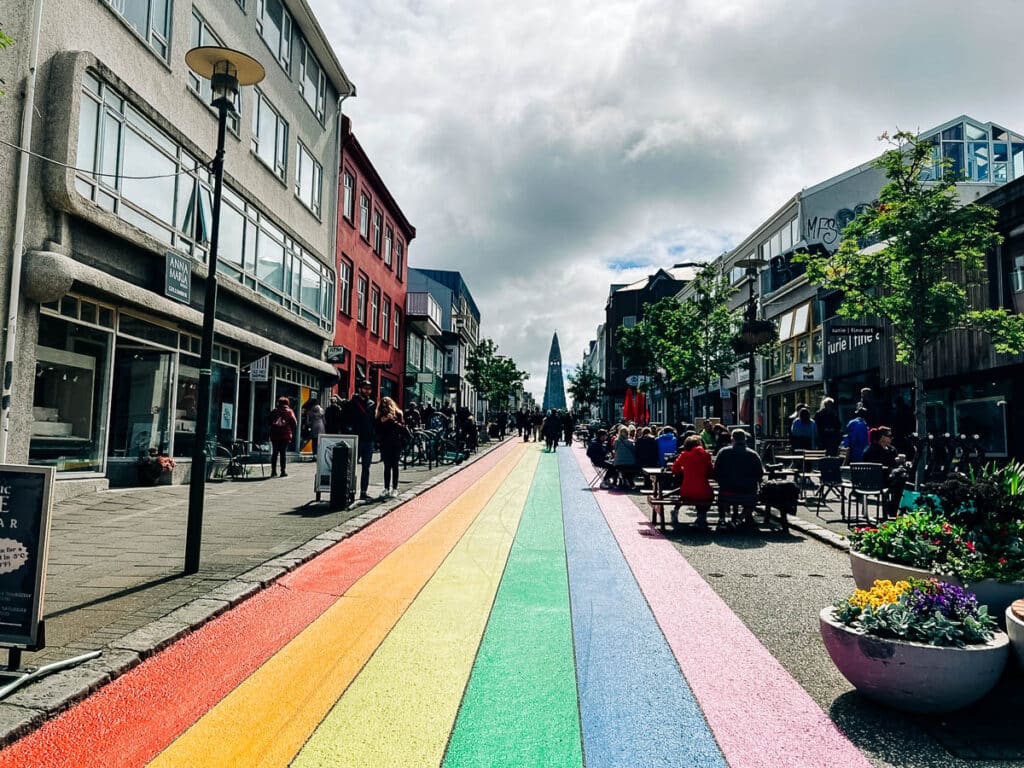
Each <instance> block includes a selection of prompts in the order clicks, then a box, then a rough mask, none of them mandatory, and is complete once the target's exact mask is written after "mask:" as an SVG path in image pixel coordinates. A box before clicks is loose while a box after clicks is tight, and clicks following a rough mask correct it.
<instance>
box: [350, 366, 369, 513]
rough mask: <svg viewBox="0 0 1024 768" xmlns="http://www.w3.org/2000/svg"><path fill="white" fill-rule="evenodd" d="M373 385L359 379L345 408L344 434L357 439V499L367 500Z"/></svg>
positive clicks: (367, 380)
mask: <svg viewBox="0 0 1024 768" xmlns="http://www.w3.org/2000/svg"><path fill="white" fill-rule="evenodd" d="M372 392H373V384H372V382H370V380H369V379H361V380H360V381H359V384H358V385H357V386H356V394H355V395H353V396H352V399H351V400H349V401H348V404H347V407H346V408H345V419H344V422H345V432H346V434H350V435H356V436H357V437H358V438H359V463H360V464H361V465H362V470H361V472H360V475H359V498H360V499H361V500H363V501H367V500H369V498H370V496H369V494H368V493H367V491H368V490H369V488H370V464H372V463H373V419H374V406H375V405H376V403H374V402H373V399H372V398H371V397H370V394H371V393H372Z"/></svg>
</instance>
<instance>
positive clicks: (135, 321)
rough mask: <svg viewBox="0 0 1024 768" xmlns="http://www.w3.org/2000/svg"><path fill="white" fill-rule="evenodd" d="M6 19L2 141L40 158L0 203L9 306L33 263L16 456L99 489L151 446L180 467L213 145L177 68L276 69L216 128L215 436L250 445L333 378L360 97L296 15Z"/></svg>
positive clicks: (150, 4)
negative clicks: (221, 60) (236, 63)
mask: <svg viewBox="0 0 1024 768" xmlns="http://www.w3.org/2000/svg"><path fill="white" fill-rule="evenodd" d="M4 23H5V31H7V32H8V34H10V35H11V36H12V37H14V38H15V40H16V45H15V47H14V48H11V49H9V50H8V51H5V52H4V54H3V55H2V56H0V67H2V70H0V71H2V76H3V79H4V80H5V82H6V83H7V95H6V96H5V97H3V98H4V102H5V103H4V109H3V110H0V137H2V138H3V139H4V140H5V141H6V142H8V143H10V144H13V145H15V146H21V147H24V148H26V149H29V150H31V151H32V152H33V153H34V155H33V156H32V157H31V158H29V159H28V160H27V166H26V173H25V176H24V177H21V176H20V175H19V176H18V177H17V180H16V183H14V184H11V185H6V186H5V187H4V188H3V189H2V190H0V221H3V222H4V225H3V226H0V231H2V234H0V238H2V240H0V247H2V248H3V250H4V251H5V252H6V253H7V258H4V259H2V260H0V263H2V265H3V266H2V270H3V272H2V273H0V286H2V291H0V293H2V297H3V299H2V300H3V302H4V309H5V311H7V310H8V306H7V304H8V302H9V298H10V295H11V292H12V291H11V287H12V286H11V283H12V267H13V269H15V270H17V269H18V267H17V264H18V263H19V261H21V262H22V264H23V266H22V268H21V269H20V271H19V274H20V275H21V276H22V277H23V280H22V281H21V285H20V289H19V290H18V291H17V293H16V295H15V296H14V302H15V306H16V308H17V311H16V312H15V313H14V317H16V319H17V328H16V337H13V336H12V335H11V332H10V328H9V329H8V335H7V336H6V338H5V340H4V345H5V351H6V349H7V348H10V349H11V350H13V351H14V352H15V354H14V358H15V359H14V365H13V367H12V371H11V377H12V378H11V389H10V430H9V432H8V433H7V439H8V443H7V456H6V458H7V460H8V461H13V462H28V463H33V464H43V465H49V466H54V467H55V468H56V470H57V474H58V476H59V477H61V478H65V479H68V480H77V481H79V483H80V484H82V483H84V484H86V485H88V486H90V487H96V486H102V485H104V484H105V483H106V482H107V478H109V479H110V481H111V482H115V483H118V484H130V483H132V482H134V478H135V474H136V473H135V464H136V462H137V457H138V455H139V454H142V453H147V452H149V451H150V450H155V451H157V452H160V453H164V454H167V455H171V456H174V457H175V458H176V460H177V462H178V468H177V469H176V471H175V475H176V479H177V480H181V481H183V480H185V479H186V478H187V476H188V466H189V459H188V457H189V456H190V455H191V453H192V450H193V441H192V436H193V434H194V431H195V396H196V391H195V390H196V383H197V380H198V356H197V355H198V351H199V336H200V328H201V321H202V307H203V299H204V287H205V284H206V276H207V270H206V266H205V265H206V257H207V250H208V247H209V236H210V229H209V227H210V222H211V220H212V190H211V185H212V179H211V172H210V170H209V168H210V162H211V159H212V156H213V153H214V149H215V146H216V137H217V117H216V113H215V111H214V110H213V108H211V107H210V106H209V97H210V93H209V84H208V83H207V82H205V81H201V80H200V79H199V78H197V77H196V76H195V75H193V74H192V73H191V71H190V70H189V69H188V67H187V66H186V64H185V61H184V54H185V52H186V51H188V50H189V49H190V48H192V47H194V46H197V45H213V46H226V47H230V48H235V49H238V50H241V51H243V52H245V53H247V54H249V55H250V56H253V57H254V58H256V59H257V60H259V61H260V62H261V63H262V64H263V65H264V67H265V69H266V77H265V79H264V80H263V81H262V82H261V83H260V84H259V85H258V86H255V87H248V88H243V89H242V92H241V94H240V97H239V99H238V104H237V107H238V113H237V116H236V117H233V118H231V119H230V120H229V123H228V132H227V145H226V155H225V175H224V196H223V206H222V216H221V230H220V253H219V269H218V273H219V288H220V289H219V301H218V307H217V323H216V329H215V331H216V343H215V348H214V360H215V362H214V366H213V398H212V409H211V423H210V425H209V428H208V433H209V435H210V437H211V439H214V438H215V439H217V440H218V441H220V442H222V443H223V442H228V441H231V440H234V439H245V440H252V441H254V442H262V441H263V440H265V439H266V436H267V435H266V433H267V426H268V425H267V421H268V418H269V416H268V414H269V410H270V406H271V404H272V402H273V401H274V399H275V398H277V397H279V396H287V397H289V398H290V399H292V401H293V404H294V405H295V406H296V407H299V406H300V405H302V404H304V403H305V402H306V401H307V400H308V399H309V398H310V397H311V396H313V395H315V394H318V393H321V392H323V391H325V390H326V389H327V388H328V387H329V386H330V385H331V384H332V383H333V381H334V378H335V372H334V367H333V366H331V365H329V364H328V363H327V362H325V360H324V350H325V345H326V343H327V342H329V341H331V340H332V339H333V336H334V324H335V314H336V310H335V301H336V274H335V258H334V247H335V234H334V233H335V231H336V225H335V215H334V212H335V211H336V210H337V189H338V186H339V184H338V181H339V180H338V172H337V169H338V167H339V162H338V159H339V123H340V120H339V115H340V108H341V104H342V101H343V99H344V98H345V97H346V96H349V95H352V94H354V92H355V88H354V85H353V84H352V82H351V81H350V80H349V79H348V77H347V76H346V74H345V72H344V71H343V70H342V68H341V65H340V63H339V62H338V60H337V58H336V57H335V55H334V53H333V52H332V50H331V48H330V45H329V44H328V42H327V40H326V38H325V37H324V35H323V32H322V30H321V29H320V27H319V25H318V24H317V21H316V19H315V18H314V17H313V16H312V14H311V12H310V10H309V7H308V5H306V3H305V2H303V1H302V0H294V2H286V3H282V2H280V0H239V1H238V2H223V1H222V0H195V2H182V0H132V2H128V3H116V2H112V1H106V0H51V1H49V2H45V3H44V2H42V0H32V2H29V3H23V4H20V5H19V4H14V5H13V6H10V7H9V8H8V10H7V11H6V12H5V19H4ZM43 31H45V34H43ZM3 151H4V153H6V154H7V157H8V158H10V160H11V163H10V166H11V167H12V168H14V167H16V166H17V167H19V168H20V166H19V161H20V162H26V156H25V155H24V154H21V153H18V152H17V151H15V150H11V149H9V148H5V149H4V150H3ZM12 177H13V173H12ZM19 213H20V215H22V216H23V217H24V218H23V221H24V227H23V230H22V228H21V227H20V225H19ZM10 314H11V313H9V316H10ZM267 355H269V358H267ZM256 361H260V362H259V363H257V366H256V370H257V375H255V376H252V375H250V371H251V370H252V368H251V366H252V364H253V363H254V362H256ZM264 363H266V365H264ZM263 371H266V380H263V378H264V377H263V376H262V375H260V374H262V372H263ZM296 447H298V443H297V445H296ZM65 492H70V486H68V490H66V491H65Z"/></svg>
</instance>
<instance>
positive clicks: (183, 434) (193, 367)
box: [174, 355, 199, 456]
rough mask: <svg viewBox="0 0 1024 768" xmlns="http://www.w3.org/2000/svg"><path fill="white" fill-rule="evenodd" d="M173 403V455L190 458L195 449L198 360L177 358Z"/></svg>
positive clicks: (182, 356) (188, 357)
mask: <svg viewBox="0 0 1024 768" xmlns="http://www.w3.org/2000/svg"><path fill="white" fill-rule="evenodd" d="M174 389H175V401H174V455H175V456H191V455H192V453H193V451H194V449H195V434H196V409H197V408H198V405H199V358H197V357H191V356H186V355H181V356H180V357H179V358H178V381H177V384H176V385H175V388H174Z"/></svg>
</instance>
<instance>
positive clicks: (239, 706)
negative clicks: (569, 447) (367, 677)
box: [150, 449, 524, 768]
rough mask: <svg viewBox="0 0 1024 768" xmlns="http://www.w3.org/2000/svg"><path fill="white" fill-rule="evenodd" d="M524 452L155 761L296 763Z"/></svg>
mask: <svg viewBox="0 0 1024 768" xmlns="http://www.w3.org/2000/svg"><path fill="white" fill-rule="evenodd" d="M523 453H524V451H523V450H522V449H520V450H515V451H513V452H512V453H510V454H509V455H508V456H507V457H506V458H505V459H503V460H502V461H501V462H500V463H499V464H498V465H497V466H496V467H495V468H494V469H493V470H491V471H490V472H488V473H487V474H486V475H484V476H483V477H482V478H481V479H480V480H478V481H477V482H476V483H475V484H474V485H473V486H472V487H471V488H470V489H469V490H468V491H466V493H464V494H463V495H462V496H460V497H459V498H458V499H456V500H455V501H454V502H453V503H452V504H450V505H449V506H448V507H447V508H445V509H444V510H443V511H442V512H440V513H439V514H438V515H437V517H435V518H434V519H433V520H431V521H430V522H429V523H428V524H427V525H425V526H424V527H423V528H422V529H421V530H420V531H419V532H418V533H417V534H416V535H415V536H414V537H413V538H411V539H410V540H409V541H408V542H406V543H405V544H404V545H402V546H401V547H399V548H398V549H397V550H395V551H394V552H392V553H391V554H390V555H388V557H386V558H384V560H382V561H381V563H380V564H379V565H378V566H377V567H376V568H374V569H373V570H371V571H370V572H369V573H367V574H366V575H365V576H364V577H363V578H362V579H360V580H359V581H358V582H356V583H355V584H353V585H352V587H351V589H349V590H348V592H346V593H345V594H344V595H343V596H342V597H341V598H340V599H339V600H338V601H337V602H336V603H335V604H334V605H333V606H331V608H330V609H328V610H327V611H325V612H324V614H323V615H322V616H320V618H318V619H317V620H316V621H315V622H313V623H312V624H310V625H309V627H307V628H306V629H305V630H303V631H302V633H300V634H299V635H298V636H297V637H296V638H295V639H294V640H292V642H290V643H289V644H288V645H286V646H285V647H284V648H282V649H281V650H280V651H279V652H278V653H277V654H275V655H274V656H273V658H271V659H270V660H269V661H267V663H266V664H264V665H263V666H262V667H260V668H259V669H258V670H257V671H256V672H254V673H253V674H252V675H251V676H250V677H249V678H247V679H246V680H245V682H244V683H242V684H241V685H240V686H239V687H238V688H236V689H235V690H234V691H232V692H231V693H230V694H229V695H228V696H226V697H224V699H223V700H222V701H221V702H220V703H219V704H218V705H217V706H216V707H215V708H214V709H212V710H210V711H209V712H208V713H207V714H206V715H205V716H204V717H202V718H201V719H200V720H199V721H198V722H197V723H196V724H195V725H194V726H192V728H190V729H189V730H188V731H186V732H185V733H184V734H182V736H181V737H179V738H178V739H177V740H176V741H175V742H174V743H173V744H171V745H170V746H169V747H168V748H167V749H165V750H164V751H163V752H162V753H161V754H160V755H158V756H157V758H156V759H155V760H153V762H152V763H150V765H151V766H159V767H160V768H186V767H188V768H191V767H192V766H195V768H208V767H209V766H218V768H230V767H231V766H239V767H240V768H243V767H244V768H257V767H259V768H283V766H286V765H288V763H289V762H290V761H291V760H292V758H293V757H294V756H295V755H296V753H297V752H298V751H299V749H300V748H301V747H302V745H303V743H304V742H305V740H306V738H307V737H308V736H309V734H310V733H311V732H312V731H313V730H314V729H315V728H316V726H317V724H318V723H320V721H321V720H323V718H324V716H325V715H326V714H327V712H328V711H330V708H331V707H332V706H333V705H334V703H335V702H336V701H337V700H338V697H339V696H341V694H342V693H343V692H344V690H345V689H346V688H347V687H348V686H349V684H350V683H351V682H352V680H353V679H354V678H355V676H356V675H357V674H358V673H359V670H361V669H362V668H363V665H364V664H365V663H366V661H367V660H368V659H369V658H370V656H371V654H372V653H373V652H374V651H375V650H376V648H377V647H378V646H379V645H380V643H381V641H382V640H383V639H384V638H385V637H386V636H387V633H388V632H390V631H391V628H392V627H393V626H394V625H395V622H397V621H398V619H399V618H400V617H401V616H402V614H403V613H404V612H405V610H406V609H407V608H408V606H409V604H410V603H411V602H412V601H413V600H414V599H415V597H416V595H417V593H418V592H419V591H420V589H422V587H423V585H424V584H425V583H426V582H427V580H428V579H429V578H430V576H431V575H433V573H434V571H436V570H437V568H438V566H439V565H440V564H441V563H442V562H443V561H444V559H445V558H446V557H447V556H448V554H449V552H451V550H452V548H453V547H454V546H455V544H456V543H457V542H458V541H459V539H460V538H461V537H462V535H463V534H464V533H465V532H466V530H467V529H468V528H469V526H470V524H471V523H472V522H473V520H474V519H475V518H476V516H477V514H478V513H479V511H480V510H481V509H482V508H483V507H484V505H485V504H486V503H487V501H488V500H489V499H490V498H491V496H493V495H494V493H495V492H496V491H497V490H498V488H499V487H500V486H501V484H502V483H503V482H504V481H505V480H506V478H507V477H508V475H509V474H510V473H511V471H512V469H513V468H514V467H515V465H516V463H517V462H518V461H519V459H520V458H521V457H522V456H523ZM267 620H268V621H273V617H272V616H268V617H267ZM239 642H245V639H244V638H239Z"/></svg>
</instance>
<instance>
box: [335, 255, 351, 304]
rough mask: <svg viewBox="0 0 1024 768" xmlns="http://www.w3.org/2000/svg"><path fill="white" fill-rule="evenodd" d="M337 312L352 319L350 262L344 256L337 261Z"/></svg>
mask: <svg viewBox="0 0 1024 768" xmlns="http://www.w3.org/2000/svg"><path fill="white" fill-rule="evenodd" d="M338 311H339V312H341V313H342V314H343V315H345V316H346V317H352V260H351V259H350V258H348V256H345V255H344V254H342V256H341V258H340V259H338Z"/></svg>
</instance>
